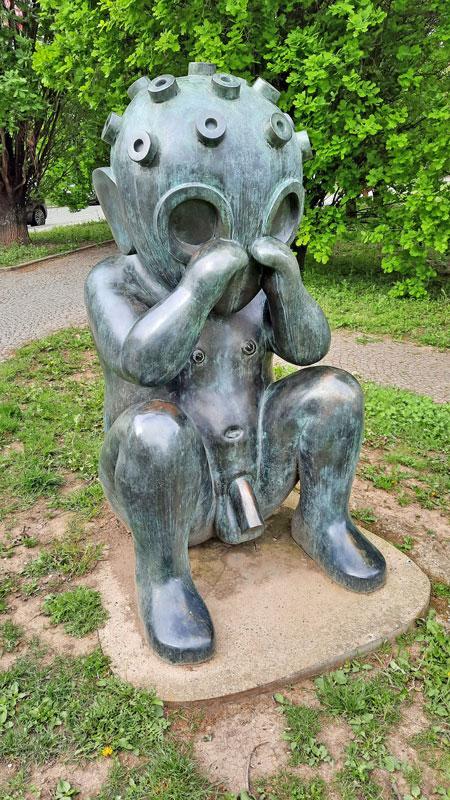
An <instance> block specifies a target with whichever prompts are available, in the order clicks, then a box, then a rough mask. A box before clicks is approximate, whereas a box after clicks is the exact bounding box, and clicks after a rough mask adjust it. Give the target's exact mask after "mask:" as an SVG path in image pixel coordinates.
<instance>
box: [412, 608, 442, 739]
mask: <svg viewBox="0 0 450 800" xmlns="http://www.w3.org/2000/svg"><path fill="white" fill-rule="evenodd" d="M416 640H417V641H422V642H423V644H422V651H421V658H420V664H419V666H420V679H421V680H422V681H423V694H424V696H425V699H426V704H425V709H426V711H428V713H429V714H430V715H431V717H432V718H433V717H434V718H435V719H439V720H441V722H440V724H441V725H443V726H444V727H445V728H446V730H447V735H450V725H449V722H448V721H449V720H450V636H448V634H447V633H446V632H445V631H444V630H443V629H442V627H441V626H440V625H439V623H438V622H437V621H436V615H435V613H434V612H433V611H430V613H429V614H428V616H427V618H426V620H424V621H423V622H422V623H421V633H420V634H419V635H418V636H417V637H416Z"/></svg>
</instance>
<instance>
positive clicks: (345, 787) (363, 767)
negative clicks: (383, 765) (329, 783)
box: [333, 755, 383, 800]
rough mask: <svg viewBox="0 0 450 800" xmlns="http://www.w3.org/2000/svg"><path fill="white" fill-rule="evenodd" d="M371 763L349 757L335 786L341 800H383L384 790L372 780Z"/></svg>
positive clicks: (336, 778) (337, 776) (338, 775)
mask: <svg viewBox="0 0 450 800" xmlns="http://www.w3.org/2000/svg"><path fill="white" fill-rule="evenodd" d="M372 769H373V766H372V764H371V762H367V761H365V760H364V759H362V760H360V757H359V755H357V758H356V759H354V758H352V757H349V758H348V759H347V761H346V763H345V766H344V769H342V770H341V771H340V772H338V773H337V775H336V777H335V779H334V781H333V786H334V788H335V790H336V792H337V794H338V797H339V800H382V798H383V790H382V788H381V786H380V785H379V784H378V783H377V782H376V781H375V780H374V779H373V778H372V776H371V774H370V772H371V770H372Z"/></svg>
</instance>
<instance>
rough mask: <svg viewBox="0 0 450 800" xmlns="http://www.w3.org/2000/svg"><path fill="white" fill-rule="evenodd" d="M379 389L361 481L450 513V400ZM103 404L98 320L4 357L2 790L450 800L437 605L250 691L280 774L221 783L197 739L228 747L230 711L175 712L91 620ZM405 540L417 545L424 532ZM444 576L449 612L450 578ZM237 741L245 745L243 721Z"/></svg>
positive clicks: (445, 670) (0, 367)
mask: <svg viewBox="0 0 450 800" xmlns="http://www.w3.org/2000/svg"><path fill="white" fill-rule="evenodd" d="M284 374H285V373H284V372H283V369H282V368H278V369H277V378H282V377H283V375H284ZM364 388H365V392H366V409H367V415H366V434H365V442H364V449H363V456H362V459H361V462H360V467H359V471H360V478H359V480H361V481H362V482H363V483H364V485H366V486H367V487H369V489H370V488H371V487H374V486H375V484H377V485H376V486H375V489H376V491H377V492H378V495H379V496H380V497H381V496H382V497H387V498H388V500H389V502H390V503H393V504H396V507H398V510H399V514H401V513H402V510H403V511H405V512H407V511H408V509H407V508H404V509H402V505H403V506H408V505H411V506H413V507H414V508H415V509H416V510H417V509H419V510H422V512H423V513H424V514H425V515H429V516H430V519H431V518H432V517H433V518H434V519H439V517H440V515H442V514H445V515H447V516H448V513H449V504H448V501H449V497H448V494H449V488H450V487H449V479H448V469H447V466H446V465H448V457H449V454H450V424H449V423H450V405H448V404H447V405H445V404H441V405H438V404H435V403H433V401H431V400H430V399H428V398H426V397H422V396H418V395H414V394H412V393H409V392H405V391H400V390H395V389H385V388H381V387H377V386H375V385H372V384H367V385H365V386H364ZM102 400H103V396H102V379H101V374H100V369H99V365H98V361H97V358H96V356H95V354H94V353H93V351H92V340H91V337H90V333H89V332H88V331H87V330H75V329H70V330H67V331H62V332H60V333H58V334H54V335H52V336H49V337H48V338H47V339H44V340H42V341H40V342H35V343H33V344H30V345H28V346H26V347H24V348H22V349H21V350H20V351H18V353H17V354H16V356H15V357H14V358H11V359H9V360H7V361H6V362H4V363H2V364H0V437H1V440H0V508H1V525H2V532H1V533H0V557H1V558H2V561H1V566H0V655H1V657H0V798H1V800H31V799H32V798H38V797H40V798H41V800H47V798H48V799H49V800H68V798H71V797H76V796H77V794H76V793H77V791H78V789H79V787H80V781H81V778H82V777H83V779H85V776H86V775H89V776H92V787H94V788H92V789H90V790H89V792H87V791H86V789H83V794H82V795H81V797H82V798H83V800H85V798H87V797H88V796H90V797H91V798H92V800H119V798H121V800H147V799H148V800H151V799H153V798H155V800H156V798H158V799H160V800H204V799H205V800H206V799H207V798H208V799H209V800H212V799H213V798H218V799H219V798H220V800H232V798H235V800H236V799H237V797H240V798H241V800H248V798H249V797H254V798H257V800H413V799H414V798H418V800H439V798H440V800H450V794H449V786H450V724H449V720H450V639H449V637H448V635H446V634H445V632H444V630H443V628H442V627H441V625H440V624H439V623H438V621H437V618H436V616H435V612H434V611H432V612H430V614H429V616H428V617H427V619H425V620H422V621H420V622H419V624H418V625H417V627H416V628H415V629H414V630H413V631H411V632H410V633H408V634H406V635H404V636H403V637H401V638H400V639H399V640H398V641H397V642H396V643H395V644H393V645H389V644H385V645H383V647H382V648H381V649H380V650H379V651H378V652H376V653H374V654H372V655H371V656H368V657H367V658H360V659H355V660H353V661H352V662H349V663H347V664H345V665H344V666H343V667H342V668H341V669H339V670H336V671H334V672H332V673H329V674H324V675H322V676H320V677H318V678H317V679H316V680H315V681H305V682H303V683H300V684H297V685H296V686H287V687H285V688H284V689H283V690H282V691H280V692H277V693H276V694H275V695H274V697H273V698H270V697H266V698H265V699H264V698H263V699H262V700H261V699H260V700H254V699H252V698H250V699H248V700H247V701H246V702H245V703H244V702H243V704H242V707H240V710H239V714H240V715H241V716H240V717H239V718H241V717H242V715H245V714H247V717H246V719H247V723H248V725H249V726H250V727H249V729H251V726H252V724H253V720H254V713H253V710H252V709H253V706H252V702H255V703H256V702H260V703H263V704H265V705H264V708H265V709H266V711H265V713H266V714H267V717H268V718H269V717H270V718H271V719H272V718H273V716H274V715H275V716H276V719H278V720H279V721H280V732H279V742H278V743H277V742H276V741H275V740H274V741H273V742H272V744H273V746H284V747H285V751H283V752H284V764H283V766H282V768H281V769H280V770H279V771H278V772H276V773H275V774H267V775H265V776H263V777H261V776H259V777H255V778H253V777H252V775H251V771H250V766H249V767H248V769H246V774H247V780H243V785H242V787H241V790H242V791H241V792H240V795H232V794H230V793H229V792H228V791H227V786H226V785H222V784H221V783H214V782H212V781H211V780H210V779H209V778H208V776H207V775H206V774H205V773H204V772H202V770H201V769H200V768H199V766H198V763H197V761H196V758H195V752H196V751H195V747H197V746H199V745H202V744H203V746H208V744H209V743H211V745H212V744H213V742H214V740H213V736H212V734H210V733H209V732H208V731H209V730H210V729H209V728H208V727H207V723H208V724H211V725H215V724H220V725H223V724H225V721H224V720H225V717H226V713H227V712H226V710H225V709H219V710H217V709H215V710H213V711H208V709H201V708H199V707H194V708H190V709H180V710H177V711H170V710H168V709H165V708H164V707H163V705H162V703H161V701H160V700H159V699H158V698H157V697H155V694H154V692H152V691H151V690H149V691H145V690H142V689H136V688H134V687H133V686H131V685H130V684H128V683H125V682H123V681H120V680H119V679H117V678H116V677H115V676H114V675H113V674H112V672H111V670H110V666H109V663H108V659H107V658H106V657H105V656H104V655H103V653H102V652H101V650H100V649H99V648H98V644H97V643H96V641H95V633H94V634H93V633H92V631H95V629H96V628H97V627H98V626H99V625H102V624H103V622H104V620H105V617H106V611H105V609H104V608H103V605H102V599H101V596H100V595H99V593H98V592H96V591H95V590H93V589H91V588H90V587H89V585H86V583H85V582H86V581H87V582H89V580H90V579H91V578H92V576H94V575H95V570H96V569H98V564H99V562H100V561H101V560H102V559H104V558H106V557H107V550H106V547H107V545H108V538H107V531H105V532H104V533H103V534H102V535H103V537H104V538H103V539H102V538H101V536H102V535H101V534H96V529H100V522H101V520H102V519H104V517H105V514H106V509H105V503H104V500H103V497H102V492H101V489H100V487H99V485H98V483H97V481H96V474H97V459H98V453H99V449H100V446H101V442H102V439H103V430H102ZM374 491H375V490H374ZM67 513H69V515H70V520H69V521H68V523H67V525H66V526H65V528H64V530H62V531H61V533H60V535H59V536H55V537H54V538H52V539H50V540H48V541H47V540H45V541H43V540H42V539H41V536H42V533H41V527H42V526H39V524H36V522H33V520H43V519H46V520H52V521H53V522H54V521H57V520H58V518H59V517H60V516H61V514H63V515H66V516H67ZM378 513H379V512H378V508H377V507H376V506H373V507H362V508H361V509H359V511H357V513H356V514H355V516H356V517H357V519H360V520H361V522H363V523H364V524H365V525H369V526H370V525H372V524H375V521H376V519H377V514H378ZM433 515H434V516H433ZM30 520H31V521H30ZM430 527H431V524H430ZM427 533H429V535H430V542H431V541H432V537H433V536H434V531H431V530H430V531H427ZM99 537H100V538H99ZM425 538H426V537H425ZM447 541H448V540H447ZM443 542H444V543H445V539H444V540H443ZM396 544H397V546H399V547H400V549H403V550H404V551H405V552H408V553H409V552H410V551H412V555H413V557H414V553H415V550H414V547H415V543H414V540H413V537H403V538H401V539H400V540H399V539H397V540H396ZM441 544H442V543H441ZM441 544H440V546H441ZM438 552H441V551H438ZM442 552H443V551H442ZM430 577H431V578H432V580H433V605H434V607H435V608H436V609H437V610H438V612H439V613H441V615H442V614H443V615H444V616H445V613H446V612H445V609H448V598H449V597H450V586H449V585H448V583H446V582H445V581H443V579H442V577H440V576H439V575H438V574H436V575H435V574H433V573H430ZM32 608H33V609H35V611H34V613H33V614H32V613H31V609H32ZM24 610H25V611H24ZM39 614H41V615H43V616H42V636H43V635H44V633H45V632H46V631H48V630H51V631H53V630H58V631H59V632H60V633H59V636H60V640H61V641H62V642H63V643H64V646H63V649H62V650H61V649H60V650H56V651H55V650H52V649H51V647H49V646H48V645H45V643H44V641H43V639H42V637H39V636H38V635H37V634H36V629H35V628H33V627H32V623H33V618H34V617H35V616H36V615H39ZM89 637H91V638H89ZM92 637H94V639H93V638H92ZM83 641H87V642H89V643H91V644H90V645H89V647H88V646H86V648H85V651H84V652H83V653H82V654H81V655H69V654H68V651H69V647H70V642H76V643H80V642H81V643H82V642H83ZM236 713H237V712H236ZM412 713H413V715H414V720H416V722H415V724H414V726H413V727H412V728H408V726H407V720H408V719H410V718H411V714H412ZM208 714H209V715H210V716H209V717H208ZM221 715H222V716H221ZM208 720H209V721H210V722H208ZM211 720H212V721H211ZM232 730H233V729H232V728H231V731H232ZM330 732H334V735H335V737H334V738H330ZM337 734H339V735H338V737H337V739H336V735H337ZM270 735H271V734H270V733H268V734H267V735H265V734H264V739H263V740H262V744H264V743H265V739H266V738H270ZM275 735H278V734H273V736H275ZM210 740H212V741H210ZM336 741H338V742H339V743H338V744H336ZM205 742H206V745H205V744H204V743H205ZM229 742H230V745H229V746H230V752H231V750H232V747H233V734H232V732H231V733H230V737H229ZM193 748H194V749H193ZM245 759H246V760H248V759H250V761H251V760H252V753H251V752H249V753H248V754H245ZM250 761H248V763H249V765H250ZM48 775H50V776H51V777H50V778H46V779H45V781H44V777H45V776H48ZM98 776H100V778H98ZM235 788H236V787H235Z"/></svg>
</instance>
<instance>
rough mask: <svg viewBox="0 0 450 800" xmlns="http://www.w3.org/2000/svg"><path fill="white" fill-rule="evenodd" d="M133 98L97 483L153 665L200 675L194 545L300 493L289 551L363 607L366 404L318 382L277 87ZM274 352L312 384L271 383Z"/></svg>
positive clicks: (232, 84)
mask: <svg viewBox="0 0 450 800" xmlns="http://www.w3.org/2000/svg"><path fill="white" fill-rule="evenodd" d="M129 96H130V98H131V103H130V105H129V106H128V108H127V109H126V111H125V113H124V115H123V117H120V116H119V115H117V114H114V113H113V114H111V115H110V116H109V118H108V120H107V122H106V125H105V128H104V131H103V134H102V136H103V138H104V140H105V141H106V142H108V143H109V144H110V145H111V167H110V168H105V169H97V170H95V172H94V185H95V188H96V191H97V195H98V197H99V200H100V202H101V204H102V207H103V209H104V211H105V214H106V217H107V219H108V221H109V223H110V225H111V228H112V231H113V234H114V237H115V239H116V242H117V244H118V246H119V248H120V250H121V254H120V255H118V256H115V257H112V258H107V259H105V260H104V261H102V262H101V263H99V264H97V266H96V267H94V269H93V270H92V272H91V273H90V275H89V277H88V279H87V282H86V305H87V309H88V315H89V321H90V325H91V329H92V332H93V336H94V339H95V344H96V347H97V350H98V354H99V358H100V361H101V365H102V368H103V372H104V376H105V413H104V420H105V433H106V438H105V442H104V445H103V449H102V453H101V458H100V480H101V483H102V486H103V489H104V491H105V494H106V497H107V498H108V500H109V503H110V504H111V506H112V508H113V509H114V511H115V513H116V514H117V515H118V517H120V519H121V520H122V521H123V523H124V524H125V525H126V526H128V527H129V528H130V529H131V532H132V535H133V540H134V546H135V554H136V585H137V594H138V602H139V610H140V614H141V617H142V621H143V625H144V629H145V631H146V633H147V636H148V640H149V643H150V645H151V647H152V648H153V649H154V651H155V652H156V653H157V654H158V655H159V656H161V657H162V658H163V659H165V660H166V661H168V662H170V663H173V664H182V663H196V662H200V661H204V660H205V659H208V658H210V657H211V656H212V655H213V653H214V629H213V624H212V621H211V618H210V615H209V612H208V609H207V607H206V605H205V603H204V601H203V599H202V598H201V596H200V595H199V593H198V591H197V589H196V587H195V585H194V582H193V580H192V576H191V570H190V563H189V555H188V547H189V546H190V545H196V544H199V543H201V542H204V541H205V540H206V539H208V538H210V537H211V536H218V537H219V539H221V540H222V541H224V542H227V543H229V544H239V543H240V542H245V541H248V540H249V539H254V538H256V537H257V536H260V535H261V533H262V531H263V530H264V521H265V520H266V519H267V518H268V517H269V516H270V515H271V514H273V513H274V511H275V510H276V509H277V508H278V507H279V506H280V504H281V503H282V502H283V500H284V499H285V498H286V497H287V495H288V494H289V493H290V492H291V490H292V489H293V487H294V486H295V485H296V483H297V482H298V481H299V480H300V499H299V504H298V508H297V509H296V511H295V513H294V515H293V520H292V536H293V537H294V539H295V541H296V542H297V543H298V544H299V545H300V546H301V547H302V548H303V549H304V550H305V551H306V553H308V554H309V555H310V556H311V558H313V559H314V561H316V562H317V564H319V565H320V566H321V567H322V568H323V569H324V570H325V571H326V573H327V574H328V575H329V577H330V578H331V579H332V580H334V581H336V582H337V583H340V584H341V585H343V586H345V587H346V588H348V589H351V590H353V591H357V592H371V591H373V590H374V589H377V588H378V587H380V586H381V585H382V584H383V583H384V581H385V572H386V565H385V561H384V559H383V556H382V555H381V554H380V553H379V551H378V550H377V549H376V548H375V547H374V546H373V545H372V544H371V543H370V542H369V541H368V540H367V539H366V538H365V537H364V536H363V534H362V533H361V532H360V531H359V530H358V528H357V527H356V526H355V525H354V524H353V522H352V520H351V518H350V516H349V511H348V501H349V495H350V490H351V486H352V482H353V478H354V474H355V470H356V465H357V461H358V457H359V452H360V446H361V439H362V429H363V405H364V401H363V393H362V391H361V388H360V386H359V384H358V382H357V381H356V380H355V378H353V377H352V376H351V375H349V374H348V373H346V372H343V371H342V370H338V369H333V368H331V367H326V366H310V365H312V364H315V363H316V362H318V361H320V360H321V359H322V358H323V357H324V356H325V354H326V353H327V351H328V348H329V344H330V330H329V327H328V323H327V320H326V318H325V316H324V314H323V312H322V311H321V309H320V308H319V306H318V304H317V303H316V302H315V300H313V298H312V297H311V296H310V295H309V294H308V292H307V290H306V289H305V287H304V286H303V283H302V280H301V275H300V271H299V268H298V263H297V260H296V258H295V256H294V254H293V252H292V251H291V250H290V248H289V245H290V244H291V242H292V241H293V239H294V237H295V235H296V232H297V230H298V227H299V223H300V220H301V216H302V209H303V186H302V173H303V170H302V163H303V161H305V160H306V159H308V158H310V157H312V153H311V150H310V146H309V140H308V137H307V135H306V133H305V132H301V133H296V132H295V131H294V128H293V123H292V121H291V119H290V118H289V117H288V116H287V115H286V114H284V113H281V112H280V111H279V110H278V109H277V108H276V101H277V99H278V92H277V90H276V89H275V88H274V87H272V86H271V85H270V84H268V83H266V82H265V81H263V80H261V79H258V80H257V81H256V82H255V84H254V85H253V86H252V87H250V86H249V85H248V84H247V82H246V81H244V80H242V79H238V78H236V77H234V76H232V75H228V74H224V73H217V72H216V70H215V67H214V65H212V64H206V63H194V64H191V65H190V68H189V75H188V76H185V77H182V78H178V79H175V78H174V77H173V76H172V75H162V76H160V77H158V78H155V79H154V80H152V81H149V80H148V79H147V78H140V79H139V80H138V81H136V82H135V83H134V84H133V85H132V86H131V87H130V89H129ZM273 354H276V355H277V356H279V357H281V358H282V359H285V360H286V361H288V362H290V363H292V364H296V365H298V366H301V367H305V368H304V369H301V370H299V371H297V372H295V373H294V374H292V375H289V376H288V377H286V378H284V379H282V380H280V381H278V382H274V377H273V371H272V359H273ZM299 613H300V610H299Z"/></svg>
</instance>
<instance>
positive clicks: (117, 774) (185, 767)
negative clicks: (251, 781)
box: [92, 737, 226, 800]
mask: <svg viewBox="0 0 450 800" xmlns="http://www.w3.org/2000/svg"><path fill="white" fill-rule="evenodd" d="M225 796H226V795H224V793H223V792H222V791H220V789H219V788H218V787H215V786H214V785H213V784H212V783H210V782H209V781H208V780H207V779H206V778H204V777H203V776H202V775H200V773H199V770H198V767H197V765H196V764H195V762H194V760H193V758H192V756H191V754H190V752H189V750H188V749H187V748H183V749H180V748H179V747H178V746H177V745H176V744H175V742H174V741H173V740H172V739H171V738H169V737H168V738H166V740H165V742H164V746H163V747H162V748H161V749H160V750H158V751H157V752H155V754H154V755H153V756H152V757H151V759H149V760H148V761H146V763H145V764H143V765H140V766H138V767H134V768H131V769H130V768H127V767H126V766H123V765H121V764H120V763H119V762H118V761H116V763H115V765H114V767H113V769H112V771H111V773H110V775H109V776H108V780H107V781H106V784H105V785H104V786H103V787H102V789H101V791H100V793H99V794H98V795H96V797H95V798H92V800H117V798H119V797H120V798H122V800H143V798H158V800H159V799H160V800H188V799H189V800H214V798H219V797H221V798H224V797H225Z"/></svg>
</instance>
